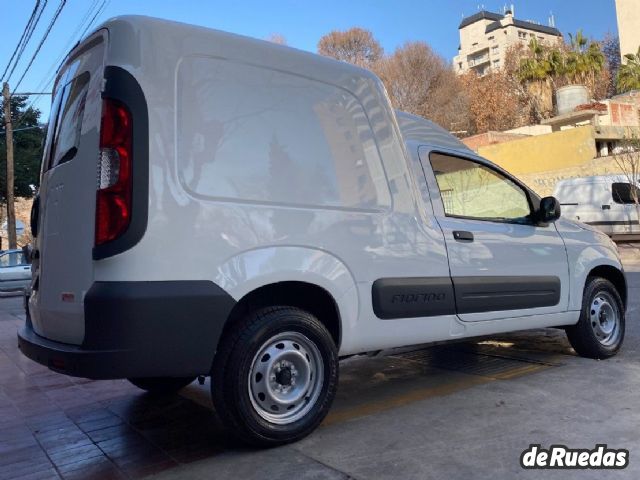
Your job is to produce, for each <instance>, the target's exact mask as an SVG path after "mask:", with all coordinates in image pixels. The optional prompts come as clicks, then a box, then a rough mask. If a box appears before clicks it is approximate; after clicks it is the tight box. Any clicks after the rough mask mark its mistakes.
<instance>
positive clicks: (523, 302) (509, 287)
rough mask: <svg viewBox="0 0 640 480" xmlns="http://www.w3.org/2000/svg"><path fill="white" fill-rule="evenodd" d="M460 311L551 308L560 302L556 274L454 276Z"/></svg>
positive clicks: (558, 281) (559, 286)
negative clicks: (554, 275)
mask: <svg viewBox="0 0 640 480" xmlns="http://www.w3.org/2000/svg"><path fill="white" fill-rule="evenodd" d="M453 285H454V289H455V292H456V305H457V310H458V313H480V312H495V311H502V310H520V309H527V308H540V307H551V306H553V305H557V304H558V303H559V302H560V288H561V283H560V279H559V278H558V277H553V276H514V277H454V278H453Z"/></svg>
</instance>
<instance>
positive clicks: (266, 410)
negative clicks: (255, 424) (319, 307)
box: [248, 332, 324, 425]
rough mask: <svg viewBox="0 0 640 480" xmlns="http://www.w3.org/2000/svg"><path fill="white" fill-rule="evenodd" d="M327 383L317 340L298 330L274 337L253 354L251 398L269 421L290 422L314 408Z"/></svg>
mask: <svg viewBox="0 0 640 480" xmlns="http://www.w3.org/2000/svg"><path fill="white" fill-rule="evenodd" d="M323 382H324V364H323V361H322V355H321V354H320V350H319V349H318V347H317V346H316V344H315V343H314V342H312V341H311V340H309V338H308V337H306V336H305V335H303V334H302V333H299V332H283V333H279V334H278V335H275V336H273V337H271V338H270V339H269V340H267V341H266V342H265V343H264V344H263V345H262V346H261V347H260V349H259V350H258V353H257V354H256V355H255V356H254V357H253V361H252V362H251V368H250V370H249V379H248V388H249V398H250V399H251V404H252V405H253V408H254V410H255V411H256V413H257V414H258V415H260V417H262V418H263V419H265V420H267V421H268V422H270V423H274V424H277V425H287V424H290V423H294V422H296V421H298V420H300V419H301V418H302V417H304V416H305V415H306V414H307V413H309V411H310V410H311V409H312V408H313V406H314V405H315V403H316V401H317V400H318V397H319V396H320V392H321V390H322V384H323Z"/></svg>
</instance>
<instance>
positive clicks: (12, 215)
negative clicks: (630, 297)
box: [2, 82, 17, 249]
mask: <svg viewBox="0 0 640 480" xmlns="http://www.w3.org/2000/svg"><path fill="white" fill-rule="evenodd" d="M2 97H3V98H4V128H5V132H6V133H7V137H6V142H7V193H6V198H7V236H8V237H9V249H14V248H16V246H17V242H16V210H15V205H14V203H13V189H14V187H13V185H14V169H13V125H12V123H11V95H10V94H9V84H8V83H7V82H4V85H3V87H2Z"/></svg>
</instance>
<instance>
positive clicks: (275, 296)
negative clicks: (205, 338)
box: [221, 281, 342, 349]
mask: <svg viewBox="0 0 640 480" xmlns="http://www.w3.org/2000/svg"><path fill="white" fill-rule="evenodd" d="M272 306H290V307H296V308H300V309H301V310H304V311H306V312H309V313H311V314H312V315H313V316H315V317H316V318H317V319H318V320H319V321H320V322H321V323H322V324H323V325H324V326H325V327H326V328H327V330H328V331H329V333H330V334H331V337H332V338H333V340H334V342H335V344H336V347H337V348H338V349H339V348H340V343H341V341H342V321H341V316H340V309H339V307H338V304H337V302H336V300H335V299H334V298H333V296H332V295H331V294H330V293H329V292H328V291H327V290H325V289H324V288H322V287H320V286H318V285H316V284H313V283H309V282H302V281H283V282H276V283H271V284H267V285H263V286H261V287H258V288H256V289H255V290H252V291H251V292H249V293H247V294H246V295H244V296H243V297H242V298H241V299H240V300H239V301H238V302H237V303H236V305H235V306H234V307H233V309H232V310H231V313H230V314H229V317H228V318H227V321H226V323H225V326H224V328H223V331H222V336H221V339H222V338H225V337H226V336H227V335H228V334H229V333H230V332H231V331H233V329H234V328H235V326H236V325H237V324H238V322H241V321H242V320H243V319H244V318H245V317H246V316H247V315H248V314H249V313H250V312H252V311H255V310H257V309H260V308H263V307H272Z"/></svg>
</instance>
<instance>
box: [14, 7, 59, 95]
mask: <svg viewBox="0 0 640 480" xmlns="http://www.w3.org/2000/svg"><path fill="white" fill-rule="evenodd" d="M66 3H67V0H60V5H58V9H57V10H56V12H55V13H54V14H53V18H52V19H51V22H50V23H49V26H48V27H47V30H46V31H45V32H44V35H43V36H42V39H41V40H40V43H39V44H38V47H37V48H36V51H35V52H34V53H33V56H32V57H31V60H29V64H28V65H27V68H26V69H25V71H24V72H23V73H22V76H21V77H20V80H18V83H17V84H16V86H15V87H14V89H17V88H18V87H19V86H20V83H21V82H22V80H23V79H24V76H25V75H26V74H27V72H28V71H29V69H30V68H31V65H33V61H34V60H35V59H36V57H37V56H38V53H40V49H41V48H42V45H43V44H44V42H45V40H46V39H47V37H48V36H49V32H51V29H52V28H53V26H54V25H55V23H56V20H58V17H59V16H60V13H61V12H62V9H63V8H64V6H65V4H66Z"/></svg>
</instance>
